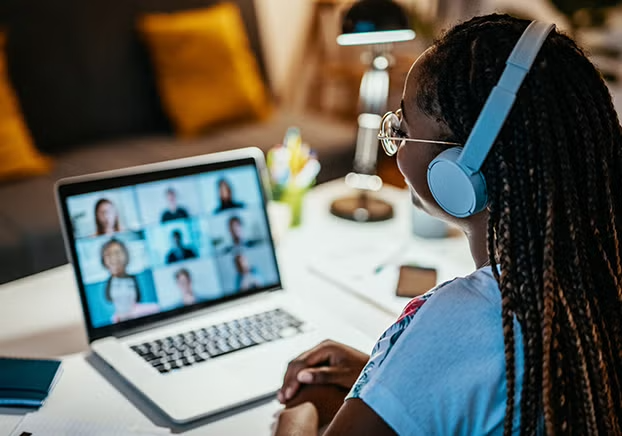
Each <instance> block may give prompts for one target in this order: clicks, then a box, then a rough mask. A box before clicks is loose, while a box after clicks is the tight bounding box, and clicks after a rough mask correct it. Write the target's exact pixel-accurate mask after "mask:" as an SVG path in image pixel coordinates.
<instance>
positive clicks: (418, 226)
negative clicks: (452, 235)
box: [411, 206, 449, 238]
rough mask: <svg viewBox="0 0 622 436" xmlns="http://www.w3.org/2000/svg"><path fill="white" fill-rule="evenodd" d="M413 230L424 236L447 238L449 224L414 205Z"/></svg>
mask: <svg viewBox="0 0 622 436" xmlns="http://www.w3.org/2000/svg"><path fill="white" fill-rule="evenodd" d="M411 220H412V232H413V233H414V234H415V235H416V236H419V237H422V238H446V237H447V236H448V235H449V225H448V224H447V223H446V222H444V221H441V220H439V219H437V218H434V217H432V216H430V215H428V214H427V213H425V212H424V211H422V210H421V209H419V208H418V207H415V206H413V207H412V212H411Z"/></svg>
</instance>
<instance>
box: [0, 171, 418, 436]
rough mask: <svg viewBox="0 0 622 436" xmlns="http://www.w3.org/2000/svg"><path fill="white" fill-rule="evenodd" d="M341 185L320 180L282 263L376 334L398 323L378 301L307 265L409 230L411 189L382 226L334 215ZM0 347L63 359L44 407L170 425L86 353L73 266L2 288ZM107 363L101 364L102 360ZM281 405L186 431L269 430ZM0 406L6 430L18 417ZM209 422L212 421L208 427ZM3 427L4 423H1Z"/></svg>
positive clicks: (397, 196)
mask: <svg viewBox="0 0 622 436" xmlns="http://www.w3.org/2000/svg"><path fill="white" fill-rule="evenodd" d="M345 190H346V188H345V187H344V186H343V184H342V183H341V182H333V183H328V184H325V185H321V186H320V187H318V188H315V189H314V190H312V191H311V192H310V193H309V194H308V195H307V198H306V199H305V209H304V212H303V226H302V227H300V228H298V229H295V230H292V231H289V232H288V233H287V234H286V235H285V236H284V237H283V239H282V240H281V241H280V243H279V248H278V255H279V264H280V266H281V269H282V275H283V280H284V283H285V285H286V287H287V289H288V290H291V291H292V292H295V293H297V295H298V296H299V297H300V298H301V299H303V300H304V301H305V304H308V305H309V308H310V310H314V311H315V312H316V313H321V314H322V316H324V317H326V319H333V318H338V319H340V320H341V321H345V322H347V323H349V324H350V325H351V326H353V327H354V328H356V329H358V330H359V331H360V332H362V333H363V334H364V335H366V336H367V337H369V339H370V345H371V344H373V342H374V339H375V338H377V337H378V336H379V335H380V333H381V332H382V331H383V330H384V329H385V328H386V327H387V326H388V325H390V323H391V322H392V321H393V320H394V317H393V316H392V315H390V314H388V313H386V311H382V310H379V309H378V307H376V306H374V304H373V302H369V301H363V300H362V299H360V298H357V297H355V296H353V295H352V294H351V293H348V292H344V291H343V290H342V289H341V288H339V287H337V286H334V285H330V284H328V283H327V282H326V281H325V280H323V279H321V278H320V277H319V276H317V275H314V274H311V273H310V272H309V270H308V268H307V265H306V263H305V262H307V261H308V260H309V259H310V256H311V255H312V254H313V253H317V251H318V250H320V249H321V248H322V247H323V246H324V245H326V244H327V243H329V242H332V243H334V242H335V241H343V243H344V244H348V243H350V242H351V241H354V240H357V239H361V238H367V237H375V238H382V237H383V235H386V236H387V237H394V235H396V234H397V235H399V234H404V235H409V234H410V233H409V229H410V216H411V215H410V211H411V207H412V206H411V205H410V201H409V196H408V194H407V193H406V192H405V191H401V190H397V189H394V188H386V189H383V191H382V192H381V194H380V195H381V196H382V197H383V198H385V199H387V200H389V201H390V202H391V203H393V204H394V207H395V212H396V217H395V218H394V219H393V220H391V221H387V222H384V223H373V224H369V223H367V224H356V223H351V222H347V221H344V220H340V219H338V218H335V217H333V216H331V215H330V214H329V213H328V206H329V204H330V202H331V201H332V199H334V198H336V197H338V196H339V195H341V194H343V193H344V191H345ZM0 319H1V320H2V329H0V350H2V354H5V355H18V356H31V357H45V356H63V355H65V356H67V355H69V354H71V355H69V356H67V357H65V358H64V359H63V364H64V374H63V376H62V377H61V379H60V382H59V384H58V386H57V387H56V388H55V390H54V391H53V392H52V394H51V395H50V398H49V399H48V402H47V403H46V405H45V406H44V408H43V409H42V412H45V413H53V414H54V415H55V416H63V417H67V418H72V417H76V416H79V417H80V418H82V419H88V420H93V421H96V422H99V421H101V422H105V421H107V420H110V419H114V420H115V421H117V422H125V423H127V424H128V426H130V425H134V426H137V427H145V426H146V427H147V428H148V427H149V426H153V425H165V424H166V422H165V421H163V419H162V417H161V416H159V415H158V414H157V412H154V411H153V410H152V408H150V407H149V406H148V405H147V404H145V402H144V400H143V399H142V398H140V397H139V396H138V395H137V394H135V393H134V392H133V391H132V390H131V389H129V388H127V387H125V386H124V385H123V383H122V382H120V380H118V379H115V377H114V375H111V374H106V370H105V368H101V367H98V365H97V362H96V359H95V361H94V360H93V357H92V356H90V357H88V360H87V359H86V357H87V353H86V351H87V350H88V343H87V340H86V337H85V334H84V324H83V320H82V312H81V309H80V301H79V297H78V292H77V290H76V285H75V282H74V278H73V273H72V269H71V267H70V266H69V265H66V266H62V267H59V268H56V269H54V270H50V271H47V272H44V273H41V274H37V275H35V276H31V277H28V278H25V279H22V280H18V281H16V282H13V283H10V284H7V285H4V286H1V287H0ZM100 366H101V365H100ZM279 409H280V407H279V405H278V403H277V402H276V401H268V402H264V403H261V404H258V405H255V406H254V407H252V408H248V409H247V410H243V411H234V412H232V414H230V415H229V416H224V417H220V418H219V419H217V420H210V421H207V422H202V423H200V424H202V425H201V426H200V427H196V428H192V429H184V430H187V431H184V433H185V434H193V435H194V434H201V435H211V434H214V435H223V434H227V435H243V434H257V435H261V434H265V435H268V434H271V430H270V426H271V424H272V422H273V420H274V418H273V415H274V412H276V411H277V410H279ZM4 412H5V413H4V414H3V411H2V410H1V409H0V433H1V434H4V433H2V430H3V429H4V428H5V427H7V428H8V427H11V428H12V425H13V424H14V423H15V421H16V420H17V419H19V418H15V417H14V416H13V417H12V416H10V415H8V414H6V411H4ZM205 424H209V425H205ZM3 426H4V427H3Z"/></svg>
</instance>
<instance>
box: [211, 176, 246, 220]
mask: <svg viewBox="0 0 622 436" xmlns="http://www.w3.org/2000/svg"><path fill="white" fill-rule="evenodd" d="M217 185H218V198H219V200H220V205H219V206H218V207H217V208H216V210H215V211H214V213H220V212H222V211H224V210H229V209H241V208H243V207H244V203H242V202H238V201H235V199H234V198H233V188H232V187H231V183H230V182H229V181H228V180H227V179H224V178H223V179H220V180H219V181H218V184H217Z"/></svg>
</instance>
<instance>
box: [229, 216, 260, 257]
mask: <svg viewBox="0 0 622 436" xmlns="http://www.w3.org/2000/svg"><path fill="white" fill-rule="evenodd" d="M228 225H229V235H230V236H231V246H229V247H228V248H227V249H225V253H233V252H235V253H237V252H240V250H242V248H244V247H252V246H253V245H256V244H257V243H259V242H260V241H258V240H252V239H248V238H246V236H245V234H244V226H243V225H242V219H241V218H240V217H239V216H232V217H231V218H229V224H228Z"/></svg>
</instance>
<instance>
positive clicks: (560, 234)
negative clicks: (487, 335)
mask: <svg viewBox="0 0 622 436" xmlns="http://www.w3.org/2000/svg"><path fill="white" fill-rule="evenodd" d="M527 25H528V22H527V21H524V20H518V19H514V18H512V17H509V16H507V15H490V16H486V17H478V18H474V19H472V20H470V21H468V22H466V23H463V24H460V25H458V26H456V27H454V28H453V29H452V30H450V31H449V32H448V33H446V34H445V35H444V36H443V37H442V38H441V39H440V40H439V41H437V42H436V43H435V44H434V46H433V50H432V52H431V54H430V56H427V57H426V60H425V65H424V70H423V71H424V74H423V75H422V77H421V81H422V82H423V83H422V86H420V87H419V89H420V92H419V93H418V101H417V103H418V105H419V106H420V107H421V109H422V110H423V111H424V112H426V113H427V114H429V115H431V116H433V117H435V118H436V119H439V120H441V121H442V122H443V123H445V124H446V126H447V127H448V129H449V130H450V131H451V133H452V136H453V138H452V139H453V140H455V141H457V142H462V143H464V142H465V141H466V139H467V137H468V135H469V133H470V131H471V129H472V127H473V125H474V123H475V120H476V119H477V117H478V115H479V113H480V111H481V108H482V107H483V105H484V102H485V100H486V98H487V96H488V95H489V93H490V91H491V89H492V87H493V86H494V85H495V84H496V82H497V81H498V79H499V77H500V75H501V71H502V70H503V68H504V66H505V61H506V59H507V57H508V55H509V53H510V51H511V50H512V48H513V46H514V44H515V43H516V41H517V40H518V38H519V36H520V35H521V34H522V32H523V31H524V29H525V28H526V26H527ZM483 171H484V174H485V176H486V181H487V185H488V197H489V205H488V209H489V223H488V250H489V258H490V261H491V263H493V264H499V265H500V272H499V271H497V270H496V268H493V269H492V270H493V274H494V276H495V279H496V280H497V282H498V283H499V288H500V291H501V300H502V314H501V316H502V325H503V334H504V338H505V361H506V381H507V383H506V390H507V404H506V421H505V426H504V434H505V435H510V434H513V433H514V431H515V428H514V423H513V420H514V416H517V413H518V411H517V410H515V404H516V400H517V396H518V395H519V394H520V418H521V419H520V433H521V435H533V434H536V433H537V432H538V428H539V426H540V422H542V421H543V422H544V428H543V430H544V431H545V432H546V433H547V434H550V435H552V434H555V435H557V434H560V435H561V434H568V435H596V434H613V435H622V419H621V417H622V365H621V364H620V362H622V253H621V247H620V238H621V235H622V215H621V214H622V190H620V189H616V185H615V184H616V183H617V182H618V180H619V179H620V177H621V176H622V128H621V127H620V123H619V120H618V117H617V115H616V113H615V110H614V107H613V104H612V101H611V97H610V95H609V92H608V90H607V88H606V86H605V84H604V82H603V81H602V78H601V76H600V74H599V73H598V72H597V71H596V69H595V68H594V66H593V65H592V64H591V63H590V62H589V60H587V58H586V57H585V55H584V54H583V52H582V51H581V49H579V48H578V47H577V46H576V44H575V43H574V42H573V41H572V40H571V39H569V38H568V37H566V36H564V35H562V34H560V33H558V32H552V33H551V34H550V35H549V37H548V38H547V40H546V42H545V44H544V45H543V47H542V49H541V51H540V53H539V54H538V56H537V58H536V62H535V63H534V66H533V68H532V71H531V72H530V73H529V74H528V75H527V77H526V80H525V82H524V84H523V86H522V87H521V89H520V91H519V93H518V95H517V101H516V103H515V105H514V107H513V109H512V111H511V113H510V116H509V117H508V119H507V121H506V123H505V125H504V127H503V129H502V131H501V133H500V135H499V137H498V138H497V140H496V142H495V145H494V147H493V148H492V150H491V152H490V154H489V156H488V157H487V159H486V162H485V164H484V168H483ZM515 320H516V321H518V323H519V324H520V329H521V332H522V338H523V339H522V347H523V355H524V368H525V370H524V374H523V383H522V386H521V387H520V388H521V389H520V391H519V390H518V386H516V379H517V374H516V361H515V360H516V347H517V346H518V345H519V344H518V343H517V341H516V338H515V334H516V332H515V327H514V322H515Z"/></svg>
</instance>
